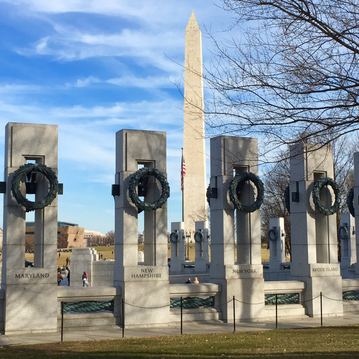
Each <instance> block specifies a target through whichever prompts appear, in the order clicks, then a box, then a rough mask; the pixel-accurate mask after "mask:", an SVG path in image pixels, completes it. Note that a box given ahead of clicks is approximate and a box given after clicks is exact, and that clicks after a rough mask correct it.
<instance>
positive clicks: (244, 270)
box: [233, 269, 257, 274]
mask: <svg viewBox="0 0 359 359" xmlns="http://www.w3.org/2000/svg"><path fill="white" fill-rule="evenodd" d="M233 273H236V274H241V273H257V270H256V269H233Z"/></svg>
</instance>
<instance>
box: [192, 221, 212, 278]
mask: <svg viewBox="0 0 359 359" xmlns="http://www.w3.org/2000/svg"><path fill="white" fill-rule="evenodd" d="M195 228H196V232H195V234H194V241H195V272H196V273H206V272H208V270H207V269H208V264H209V229H208V221H199V222H196V227H195Z"/></svg>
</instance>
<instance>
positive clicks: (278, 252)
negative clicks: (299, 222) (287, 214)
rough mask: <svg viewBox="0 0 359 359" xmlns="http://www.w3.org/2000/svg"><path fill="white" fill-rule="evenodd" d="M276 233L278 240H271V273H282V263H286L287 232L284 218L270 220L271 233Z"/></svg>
mask: <svg viewBox="0 0 359 359" xmlns="http://www.w3.org/2000/svg"><path fill="white" fill-rule="evenodd" d="M271 230H273V231H275V233H276V234H277V238H276V239H275V240H271V238H269V270H270V271H271V272H281V271H282V263H284V262H285V259H286V258H285V230H284V218H282V217H280V218H270V219H269V231H271Z"/></svg>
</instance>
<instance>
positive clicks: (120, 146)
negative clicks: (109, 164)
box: [116, 130, 166, 173]
mask: <svg viewBox="0 0 359 359" xmlns="http://www.w3.org/2000/svg"><path fill="white" fill-rule="evenodd" d="M147 163H148V166H150V164H152V165H151V166H150V167H153V168H156V169H158V170H159V171H160V172H163V173H165V172H166V133H165V132H159V131H140V130H121V131H118V132H117V133H116V172H124V171H127V172H136V171H137V170H138V164H147Z"/></svg>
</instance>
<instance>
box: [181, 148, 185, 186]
mask: <svg viewBox="0 0 359 359" xmlns="http://www.w3.org/2000/svg"><path fill="white" fill-rule="evenodd" d="M185 175H186V162H185V161H184V157H183V151H182V167H181V191H183V180H184V176H185Z"/></svg>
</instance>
